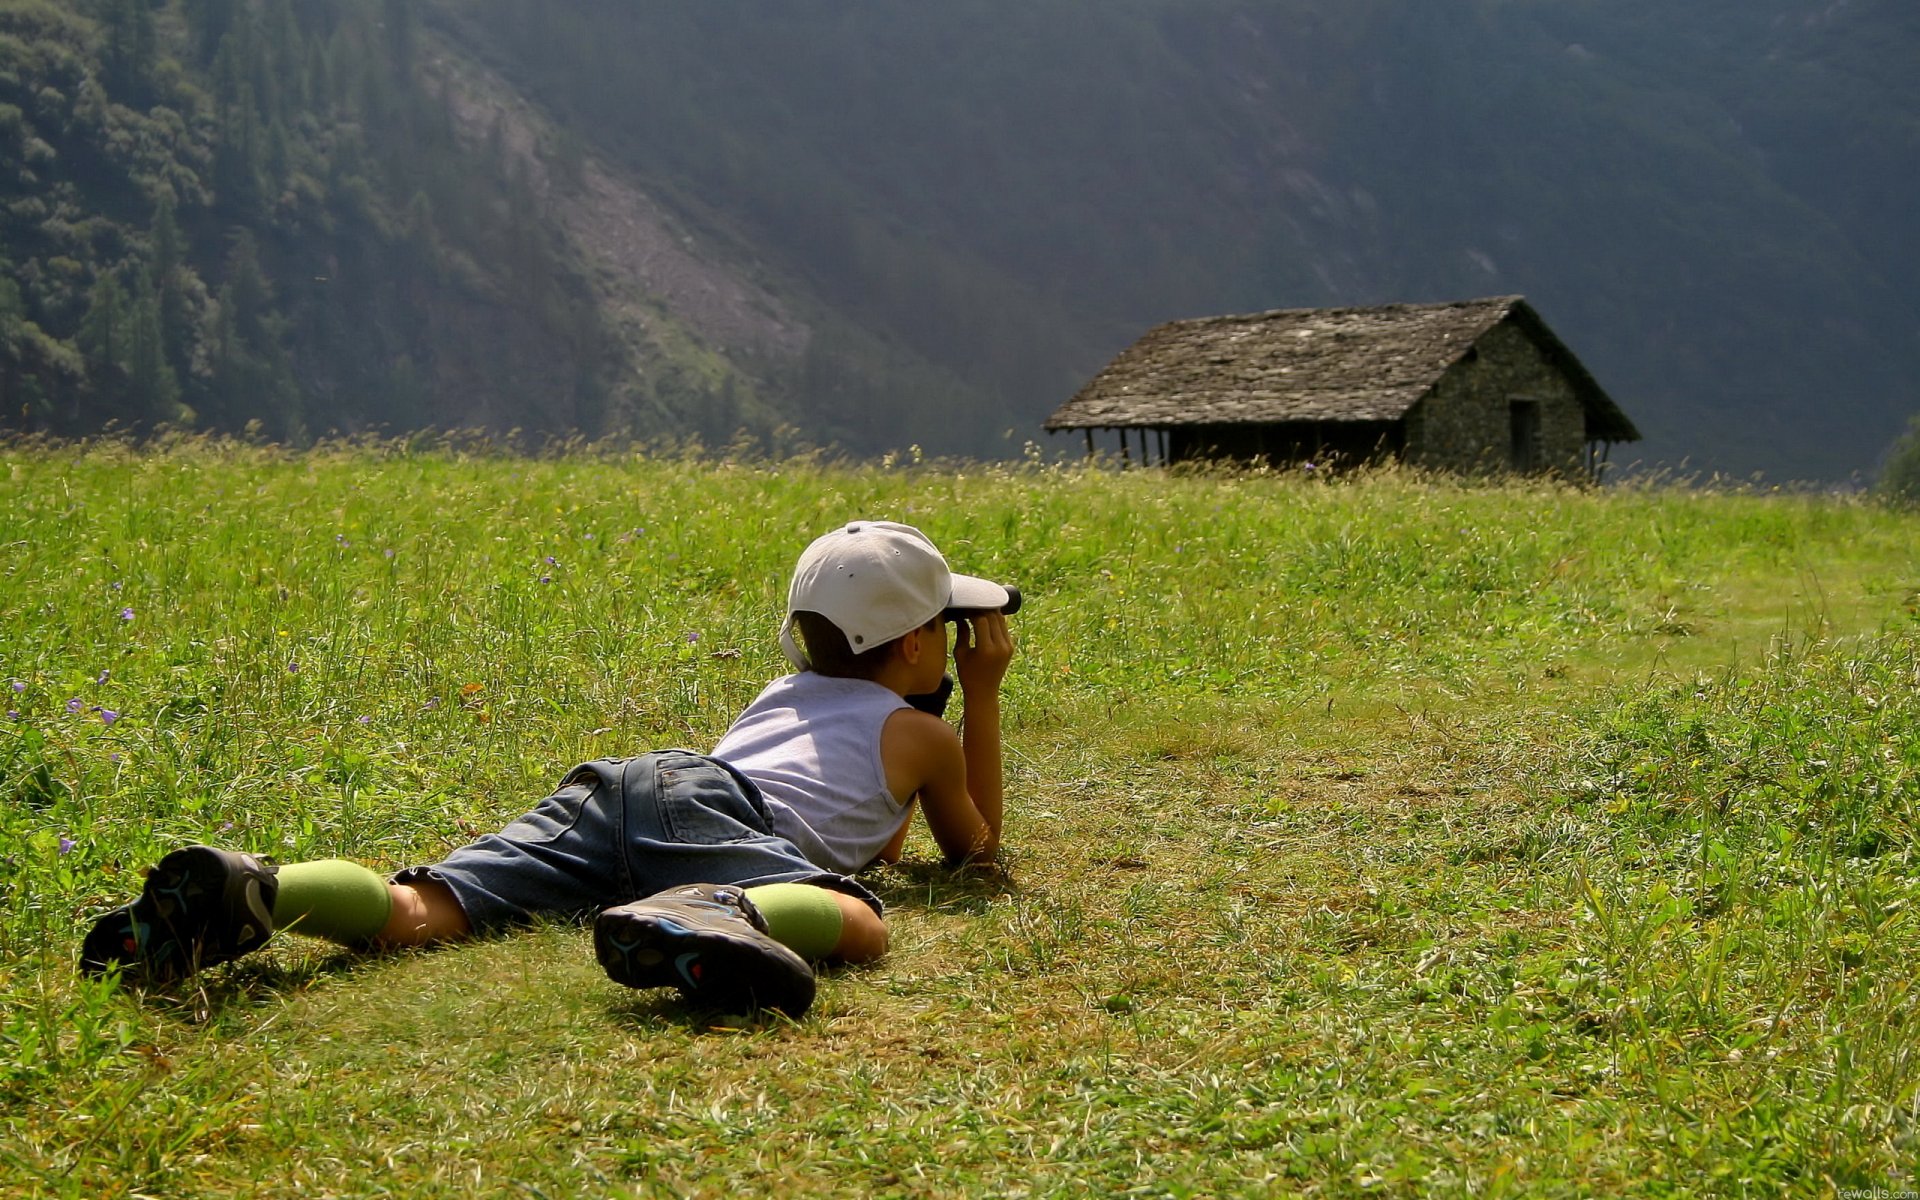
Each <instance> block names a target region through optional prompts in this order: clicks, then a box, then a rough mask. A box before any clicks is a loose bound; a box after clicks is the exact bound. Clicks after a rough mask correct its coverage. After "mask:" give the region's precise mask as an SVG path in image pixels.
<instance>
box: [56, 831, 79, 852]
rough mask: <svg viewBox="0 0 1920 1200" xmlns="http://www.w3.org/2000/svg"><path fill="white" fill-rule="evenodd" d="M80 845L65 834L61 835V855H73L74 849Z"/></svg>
mask: <svg viewBox="0 0 1920 1200" xmlns="http://www.w3.org/2000/svg"><path fill="white" fill-rule="evenodd" d="M79 844H80V843H79V842H76V841H74V840H73V839H72V838H70V837H68V836H67V835H66V834H64V833H63V834H61V835H60V853H62V854H72V853H73V848H74V847H75V846H78V845H79Z"/></svg>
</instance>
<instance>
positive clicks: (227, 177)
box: [213, 84, 265, 218]
mask: <svg viewBox="0 0 1920 1200" xmlns="http://www.w3.org/2000/svg"><path fill="white" fill-rule="evenodd" d="M263 141H264V139H263V138H262V136H261V132H260V121H259V118H257V117H256V116H255V115H254V109H253V97H252V89H251V88H250V87H249V86H247V85H246V84H241V85H240V93H239V96H238V98H237V99H236V100H235V101H234V102H233V103H231V104H226V105H222V106H221V109H220V121H219V125H218V127H217V128H216V129H215V131H214V143H213V194H214V199H215V202H216V203H218V204H219V205H220V206H221V208H222V209H224V210H225V211H226V212H227V213H228V215H229V216H232V217H235V218H246V217H249V216H251V215H252V214H255V213H257V212H259V211H260V208H261V190H260V183H261V173H262V172H261V167H262V160H263V158H264V155H265V147H264V146H263V145H262V142H263Z"/></svg>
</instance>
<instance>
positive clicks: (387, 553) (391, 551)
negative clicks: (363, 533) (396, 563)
mask: <svg viewBox="0 0 1920 1200" xmlns="http://www.w3.org/2000/svg"><path fill="white" fill-rule="evenodd" d="M386 555H387V557H388V558H392V557H393V548H392V547H388V548H387V550H386Z"/></svg>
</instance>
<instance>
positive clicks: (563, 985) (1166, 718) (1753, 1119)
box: [0, 440, 1920, 1198]
mask: <svg viewBox="0 0 1920 1200" xmlns="http://www.w3.org/2000/svg"><path fill="white" fill-rule="evenodd" d="M856 516H884V517H891V518H896V519H900V520H905V521H909V522H912V523H914V524H917V525H919V526H921V527H922V528H924V529H926V530H927V531H928V532H929V533H930V534H931V535H932V536H933V537H934V538H935V539H936V540H937V541H938V542H939V543H940V544H941V545H942V547H943V548H944V549H946V551H947V552H948V555H949V557H950V558H951V559H952V560H953V561H954V562H955V564H956V566H958V567H960V568H961V569H963V570H968V571H972V572H975V573H979V574H986V575H991V576H995V577H1001V578H1005V579H1007V580H1009V581H1012V582H1015V583H1018V584H1020V585H1021V586H1022V588H1023V590H1024V591H1025V593H1026V595H1027V596H1028V598H1029V599H1028V604H1027V606H1026V608H1025V609H1024V610H1023V611H1022V612H1021V614H1020V615H1019V617H1018V618H1017V619H1016V632H1017V635H1018V636H1019V638H1020V639H1021V649H1020V654H1019V656H1018V657H1017V658H1016V660H1015V663H1014V666H1013V670H1012V672H1011V674H1010V676H1009V680H1008V684H1007V704H1006V720H1007V734H1006V736H1007V745H1008V794H1009V799H1008V813H1009V817H1008V838H1007V841H1008V843H1009V845H1010V847H1011V849H1010V851H1009V852H1008V854H1007V856H1006V858H1007V861H1006V867H1005V870H1004V871H1003V872H1001V873H997V874H987V875H974V876H966V877H956V876H953V875H950V874H948V873H946V872H944V871H942V870H941V869H939V868H938V866H937V865H936V856H935V854H934V851H933V848H932V844H931V842H930V841H929V840H928V839H927V837H926V835H925V833H924V831H916V834H915V836H914V838H913V840H912V841H911V842H910V843H909V851H908V860H907V861H906V862H905V863H903V864H902V865H900V866H897V867H894V868H888V869H883V870H878V871H874V872H871V873H870V874H869V876H868V878H869V881H870V882H871V883H872V885H873V886H874V887H875V888H876V890H878V891H879V892H880V893H881V894H882V895H883V896H884V897H885V898H886V899H887V901H888V902H889V905H890V909H891V914H892V928H893V937H894V949H893V952H892V953H891V954H890V955H889V956H888V957H887V958H886V959H884V960H882V961H881V962H879V963H877V964H874V965H872V966H870V967H868V968H864V969H858V970H844V971H840V972H837V973H833V974H831V975H830V976H829V977H828V978H827V979H826V980H825V981H824V983H823V987H822V991H821V997H820V1000H819V1002H818V1004H817V1005H816V1007H815V1009H814V1011H813V1012H812V1013H811V1014H810V1015H809V1016H808V1017H807V1018H806V1019H805V1020H803V1021H800V1022H797V1023H796V1022H788V1021H784V1020H779V1019H764V1020H752V1019H741V1018H716V1017H714V1016H712V1015H711V1014H703V1013H699V1012H694V1011H690V1010H688V1009H686V1008H684V1007H683V1006H681V1005H680V1004H679V1003H678V1002H677V1001H676V1000H674V999H673V998H672V997H671V996H670V995H669V994H667V993H634V992H629V991H626V990H624V989H621V988H619V987H617V986H616V985H614V984H612V983H610V982H608V981H607V980H606V979H605V977H604V976H603V975H602V974H601V972H600V971H599V969H598V968H597V967H596V966H595V964H594V963H593V961H592V955H591V949H590V946H589V943H588V939H587V937H586V935H585V933H584V932H583V931H582V930H580V929H578V928H575V927H572V926H568V925H564V924H552V925H547V926H542V927H539V928H536V929H533V930H530V931H526V932H522V933H517V934H513V935H509V936H504V937H500V938H497V939H492V940H487V941H482V942H477V943H473V944H468V945H464V946H460V947H454V948H446V949H441V950H436V951H431V952H424V953H408V954H401V955H394V956H388V957H381V958H356V957H353V956H350V955H347V954H345V953H343V952H340V951H337V950H335V949H332V948H331V947H328V946H326V945H324V944H321V943H316V942H311V941H303V940H301V939H299V938H297V937H283V938H280V939H276V941H275V943H274V945H273V946H272V947H270V948H269V949H267V950H266V951H264V952H262V953H260V954H257V955H255V956H252V957H250V958H248V959H244V960H242V961H240V962H238V963H235V964H232V965H231V966H228V967H225V968H220V969H217V970H215V971H212V972H209V973H207V974H205V975H203V976H201V977H199V978H197V979H196V980H195V981H194V985H193V986H191V987H187V988H183V989H180V990H178V991H175V992H172V993H167V994H148V995H137V994H131V993H126V992H122V991H120V990H118V989H115V988H112V987H110V986H107V985H104V984H94V983H87V982H83V981H82V980H80V979H79V978H77V977H76V974H75V972H74V969H73V959H74V954H75V952H76V950H77V948H78V941H79V935H80V932H81V930H82V929H83V928H84V926H85V923H86V922H87V921H88V920H89V919H90V918H91V916H92V915H94V914H95V913H97V912H98V911H100V910H101V909H103V908H105V907H107V906H109V905H112V904H116V903H119V902H121V901H123V900H124V899H125V898H126V897H128V896H129V895H131V894H132V893H133V892H134V891H135V890H136V889H137V886H138V882H139V868H140V867H142V866H143V865H146V864H148V863H150V862H151V861H153V860H154V859H155V858H157V857H158V856H159V855H160V854H162V853H164V852H165V851H166V850H167V849H169V848H171V847H174V846H176V845H179V844H181V843H183V842H186V841H190V840H201V841H210V842H215V843H218V844H223V845H229V846H235V847H241V848H246V849H251V850H254V851H258V852H263V853H267V854H271V855H274V856H276V857H277V858H278V859H280V860H281V861H295V860H299V859H304V858H312V857H321V856H335V855H339V856H347V857H354V858H358V859H361V860H364V861H366V862H368V863H370V864H372V865H375V866H377V867H380V868H383V869H385V868H397V867H400V866H405V865H408V864H411V863H415V862H421V861H431V860H432V859H434V858H436V857H438V856H439V855H440V854H442V853H443V852H444V851H446V850H447V849H448V848H450V847H452V846H454V845H457V844H459V843H461V842H463V841H465V840H467V839H468V838H470V837H472V836H473V835H475V834H477V833H479V832H483V831H485V830H488V829H490V828H494V827H497V826H499V825H500V824H502V823H504V822H506V821H507V820H509V819H511V818H512V817H514V816H516V815H518V814H519V813H520V812H521V811H522V810H523V809H525V808H526V807H527V806H529V805H530V804H531V803H532V802H533V801H534V800H536V799H537V798H538V797H539V796H541V795H543V794H544V793H545V791H546V790H547V789H548V788H549V787H550V785H551V784H552V783H554V782H555V781H556V780H557V779H558V777H559V776H560V774H561V773H563V772H564V770H565V769H566V768H567V767H568V766H570V765H572V764H573V763H575V762H578V761H581V760H584V759H589V758H596V757H601V756H608V755H619V754H627V753H635V752H638V751H641V750H646V749H651V748H656V747H664V746H691V747H694V748H705V747H707V746H710V745H711V744H712V743H713V741H714V740H715V739H716V738H717V737H718V735H719V734H720V732H721V731H722V730H723V729H724V728H725V726H726V724H727V723H728V721H729V719H730V717H731V716H732V715H733V713H734V712H735V711H736V710H738V709H739V708H740V707H741V706H742V705H744V704H745V703H746V701H747V700H749V699H750V698H751V697H752V696H753V695H754V694H755V693H756V692H757V690H758V688H759V687H760V685H761V684H762V683H764V682H765V681H766V680H767V679H768V678H771V677H772V676H773V675H775V674H777V673H779V672H780V671H781V669H782V661H781V659H780V657H779V650H778V647H777V646H776V645H775V642H774V637H773V632H774V629H775V626H776V624H777V620H778V616H779V611H780V604H781V601H782V598H783V597H784V592H785V582H786V573H787V570H788V568H789V566H790V564H791V561H792V559H793V557H794V555H795V554H796V553H797V552H798V551H799V549H800V548H801V547H802V546H803V545H804V544H805V543H806V541H807V540H809V539H810V538H811V537H813V536H814V535H816V534H817V533H819V532H822V531H824V530H825V529H827V528H830V527H832V526H834V525H837V524H839V523H842V522H843V521H845V520H847V519H850V518H852V517H856ZM0 545H4V547H5V552H4V555H0V689H4V691H3V692H0V697H3V698H4V706H5V709H6V712H5V715H4V717H3V718H0V1194H4V1195H9V1196H12V1195H21V1196H29V1195H47V1196H72V1197H90V1198H91V1197H101V1196H136V1195H138V1196H168V1197H186V1196H215V1197H218V1196H295V1195H300V1196H366V1195H395V1196H406V1197H442V1196H502V1195H518V1196H534V1197H554V1198H558V1197H573V1196H712V1197H721V1196H737V1195H758V1194H782V1195H793V1194H803V1193H804V1194H828V1195H831V1194H844V1195H858V1196H955V1195H978V1196H1109V1195H1121V1194H1128V1195H1142V1196H1276V1195H1291V1194H1301V1195H1358V1194H1380V1195H1411V1194H1423V1193H1432V1192H1438V1193H1444V1194H1461V1195H1475V1196H1508V1195H1511V1196H1543V1195H1545V1196H1553V1195H1612V1194H1636V1195H1656V1196H1665V1195H1674V1196H1687V1195H1712V1196H1733V1195H1762V1194H1765V1195H1777V1194H1782V1193H1786V1194H1796V1195H1825V1194H1830V1193H1846V1192H1849V1191H1851V1190H1854V1189H1860V1188H1868V1189H1872V1188H1881V1189H1887V1190H1888V1191H1893V1190H1897V1189H1900V1188H1903V1187H1908V1188H1910V1187H1914V1186H1916V1185H1915V1182H1914V1180H1913V1171H1914V1169H1915V1165H1916V1163H1917V1162H1920V1126H1917V1124H1916V1121H1917V1118H1920V1094H1917V1093H1916V1088H1917V1087H1920V1015H1916V1012H1915V1006H1914V995H1913V983H1914V975H1915V964H1916V962H1920V904H1916V901H1920V851H1917V850H1916V834H1920V613H1917V611H1916V609H1917V606H1920V517H1916V516H1913V515H1901V514H1897V513H1891V512H1887V511H1884V510H1881V509H1879V508H1876V507H1874V506H1872V505H1869V504H1866V503H1864V502H1861V501H1859V500H1857V499H1850V498H1839V497H1824V496H1816V495H1802V494H1791V493H1774V494H1756V493H1752V492H1712V491H1704V490H1703V491H1690V490H1682V489H1678V488H1671V489H1670V488H1658V487H1644V488H1615V489H1608V490H1603V491H1584V490H1576V489H1568V488H1561V487H1555V486H1551V485H1547V484H1535V483H1512V484H1505V485H1485V486H1464V485H1459V484H1455V483H1449V482H1445V481H1438V480H1433V479H1428V478H1423V477H1419V476H1416V475H1409V474H1400V473H1387V474H1382V475H1378V476H1374V477H1370V478H1365V479H1359V480H1354V481H1350V482H1344V483H1334V484H1329V483H1327V482H1324V481H1320V480H1315V479H1311V478H1306V477H1302V476H1297V475H1292V476H1288V475H1241V476H1207V475H1193V476H1169V475H1167V474H1165V473H1162V472H1159V471H1130V472H1120V471H1114V470H1108V469H1089V468H1084V467H1079V466H1060V465H1047V464H1042V463H1038V462H1035V463H1030V464H1027V465H1021V466H979V465H953V464H930V463H904V464H893V465H889V466H882V465H873V466H850V465H843V464H835V463H831V462H825V461H819V460H808V459H801V460H792V461H786V462H780V463H768V462H758V461H726V460H722V459H716V458H696V457H686V456H671V455H669V456H648V455H645V454H640V453H633V452H624V451H614V450H607V449H596V448H580V449H578V450H577V452H575V453H573V454H570V455H566V456H558V455H556V456H549V457H541V458H526V457H513V456H509V455H505V454H495V453H490V452H486V451H485V450H483V449H476V448H468V449H464V450H463V449H461V448H459V447H457V446H444V445H443V446H438V447H432V448H424V449H413V450H410V449H409V448H408V447H406V446H405V445H402V444H384V443H381V444H364V445H341V446H331V447H323V448H321V449H318V450H315V451H312V452H309V453H304V454H289V453H282V452H278V451H274V450H270V449H259V448H249V447H245V446H240V445H234V444H225V443H215V442H204V441H192V440H188V441H182V442H178V443H175V444H172V445H169V446H166V447H163V448H159V449H153V450H145V451H134V450H129V449H127V448H125V447H120V446H114V445H94V446H90V447H69V448H48V447H41V446H15V447H11V448H0Z"/></svg>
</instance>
